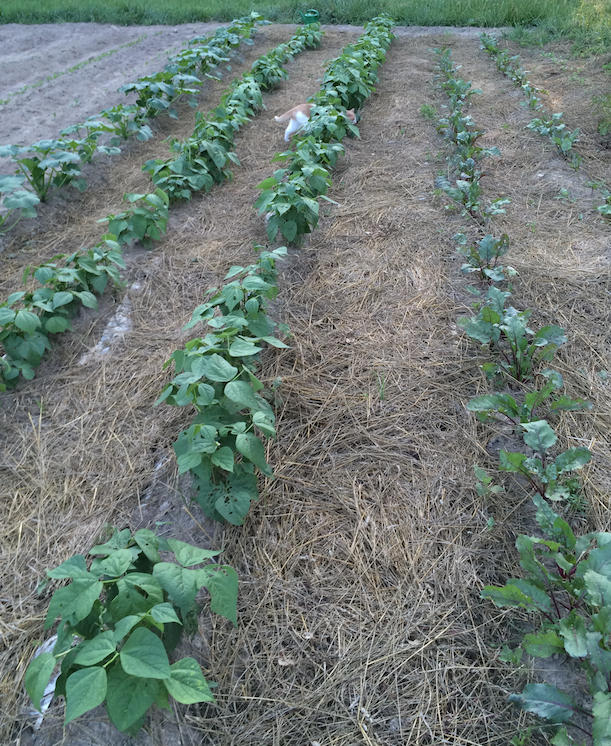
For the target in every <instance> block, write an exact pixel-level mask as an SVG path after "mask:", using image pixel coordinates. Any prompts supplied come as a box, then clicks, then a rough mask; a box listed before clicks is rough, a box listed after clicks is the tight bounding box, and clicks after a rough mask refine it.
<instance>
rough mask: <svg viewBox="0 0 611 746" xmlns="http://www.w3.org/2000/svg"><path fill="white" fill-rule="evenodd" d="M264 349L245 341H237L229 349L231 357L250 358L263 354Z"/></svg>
mask: <svg viewBox="0 0 611 746" xmlns="http://www.w3.org/2000/svg"><path fill="white" fill-rule="evenodd" d="M262 349H263V348H262V347H257V345H255V344H253V343H252V342H247V341H246V340H245V339H236V341H235V342H233V343H232V344H231V346H230V347H229V354H230V355H231V357H250V356H251V355H256V354H257V352H261V350H262Z"/></svg>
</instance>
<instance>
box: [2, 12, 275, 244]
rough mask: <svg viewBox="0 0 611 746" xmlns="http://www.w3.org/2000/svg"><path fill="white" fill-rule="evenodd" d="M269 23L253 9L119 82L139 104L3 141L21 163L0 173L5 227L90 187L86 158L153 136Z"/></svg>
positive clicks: (4, 147) (13, 158)
mask: <svg viewBox="0 0 611 746" xmlns="http://www.w3.org/2000/svg"><path fill="white" fill-rule="evenodd" d="M264 23H269V22H268V21H264V20H263V17H262V16H261V15H259V14H258V13H256V12H253V13H251V15H250V16H245V17H244V18H240V19H237V20H235V21H233V22H232V24H231V25H230V26H229V27H228V28H225V29H218V30H217V31H216V33H215V34H214V35H213V36H207V37H196V38H195V39H192V40H191V41H190V42H189V46H188V47H187V49H184V50H182V51H181V52H179V53H178V54H177V55H175V56H173V57H171V58H170V59H169V62H168V64H167V65H166V67H165V69H164V70H163V71H162V72H159V73H157V74H156V75H152V76H145V77H142V78H140V79H139V80H138V81H137V82H136V83H130V84H128V85H124V86H122V87H121V88H119V91H120V92H122V93H125V95H129V94H130V93H133V92H136V93H137V96H138V98H137V100H136V102H135V103H134V104H129V105H124V104H119V105H118V106H115V107H113V108H111V109H106V110H105V111H103V112H101V113H100V114H99V115H98V116H96V117H90V118H89V119H88V120H87V121H85V122H82V123H80V124H74V125H71V126H70V127H66V128H65V129H63V130H62V131H61V133H60V134H61V137H59V138H57V139H48V140H40V141H38V142H35V143H33V144H31V145H2V146H0V158H10V159H11V161H12V163H13V164H14V165H15V168H16V173H15V174H14V175H11V176H0V197H2V196H3V197H4V198H3V201H2V207H3V208H4V212H3V214H2V215H0V231H6V230H8V229H9V228H12V227H13V226H14V225H15V224H16V222H18V220H19V219H20V218H22V217H24V218H32V217H36V210H35V207H36V205H37V204H39V203H40V202H45V201H46V200H47V198H48V197H49V196H50V195H51V194H52V193H53V192H55V191H56V190H57V189H60V188H61V187H63V186H66V185H68V184H70V185H71V186H73V187H75V188H77V189H78V190H79V191H83V190H84V189H86V187H87V182H86V181H85V179H84V178H83V177H82V175H81V169H82V165H83V164H84V163H91V162H92V160H93V157H94V155H95V154H96V153H100V154H105V155H116V154H118V153H120V152H121V150H120V148H119V147H118V146H119V145H120V144H121V142H122V141H124V140H127V139H128V138H130V137H132V136H136V137H137V138H138V139H139V140H148V139H149V138H151V137H152V136H153V133H152V131H151V128H150V127H149V125H148V121H149V120H150V119H152V118H153V117H155V116H157V115H158V114H159V113H161V112H166V113H167V114H168V115H169V116H171V117H173V118H176V117H177V116H178V115H177V112H176V109H175V104H176V102H177V101H178V99H180V98H181V97H183V96H188V97H189V101H190V103H191V105H193V106H197V100H196V98H195V95H196V94H197V92H198V91H197V89H196V88H194V87H193V86H197V85H201V84H202V82H203V81H202V77H213V78H215V79H216V77H215V76H214V75H212V74H211V70H213V69H215V68H216V67H217V66H218V65H220V64H221V63H227V62H228V61H229V54H230V53H231V52H232V50H234V49H235V48H237V47H238V46H239V45H240V43H241V41H244V42H245V43H250V44H252V43H253V42H252V39H251V36H252V35H253V34H254V33H255V30H256V28H257V26H259V25H261V24H264ZM198 76H200V77H198ZM104 136H110V140H109V144H108V145H102V144H100V139H101V138H103V137H104ZM26 186H27V187H29V188H27V189H26Z"/></svg>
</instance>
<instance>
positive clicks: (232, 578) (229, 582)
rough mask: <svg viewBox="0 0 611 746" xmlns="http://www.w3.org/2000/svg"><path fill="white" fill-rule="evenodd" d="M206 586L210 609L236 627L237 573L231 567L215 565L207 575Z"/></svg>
mask: <svg viewBox="0 0 611 746" xmlns="http://www.w3.org/2000/svg"><path fill="white" fill-rule="evenodd" d="M206 588H208V591H209V593H210V608H211V610H212V611H214V612H215V613H216V614H220V615H221V616H224V617H225V618H226V619H229V621H230V622H232V623H233V624H234V625H235V626H236V627H237V622H238V618H237V613H238V612H237V603H238V574H237V573H236V571H235V570H234V569H233V567H229V566H228V565H222V566H221V567H218V568H216V567H215V568H214V569H213V570H212V571H211V572H210V575H209V576H208V579H207V581H206Z"/></svg>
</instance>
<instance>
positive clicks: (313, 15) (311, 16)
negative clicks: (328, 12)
mask: <svg viewBox="0 0 611 746" xmlns="http://www.w3.org/2000/svg"><path fill="white" fill-rule="evenodd" d="M299 15H300V16H301V17H302V19H303V22H304V23H305V24H308V23H318V20H319V19H320V15H319V14H318V11H317V10H306V12H305V13H302V12H301V11H299Z"/></svg>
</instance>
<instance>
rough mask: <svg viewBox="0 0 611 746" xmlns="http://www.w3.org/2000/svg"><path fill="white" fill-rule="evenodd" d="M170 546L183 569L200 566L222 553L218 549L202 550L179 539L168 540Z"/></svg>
mask: <svg viewBox="0 0 611 746" xmlns="http://www.w3.org/2000/svg"><path fill="white" fill-rule="evenodd" d="M168 545H169V547H170V549H171V550H172V551H173V552H174V556H175V557H176V559H177V560H178V561H179V562H180V564H181V565H182V566H183V567H191V566H192V565H200V564H201V563H202V562H203V561H204V560H207V559H210V558H211V557H216V556H217V555H218V554H220V553H221V552H220V550H217V549H202V548H201V547H194V546H192V545H191V544H187V543H186V542H184V541H178V540H177V539H168Z"/></svg>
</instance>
